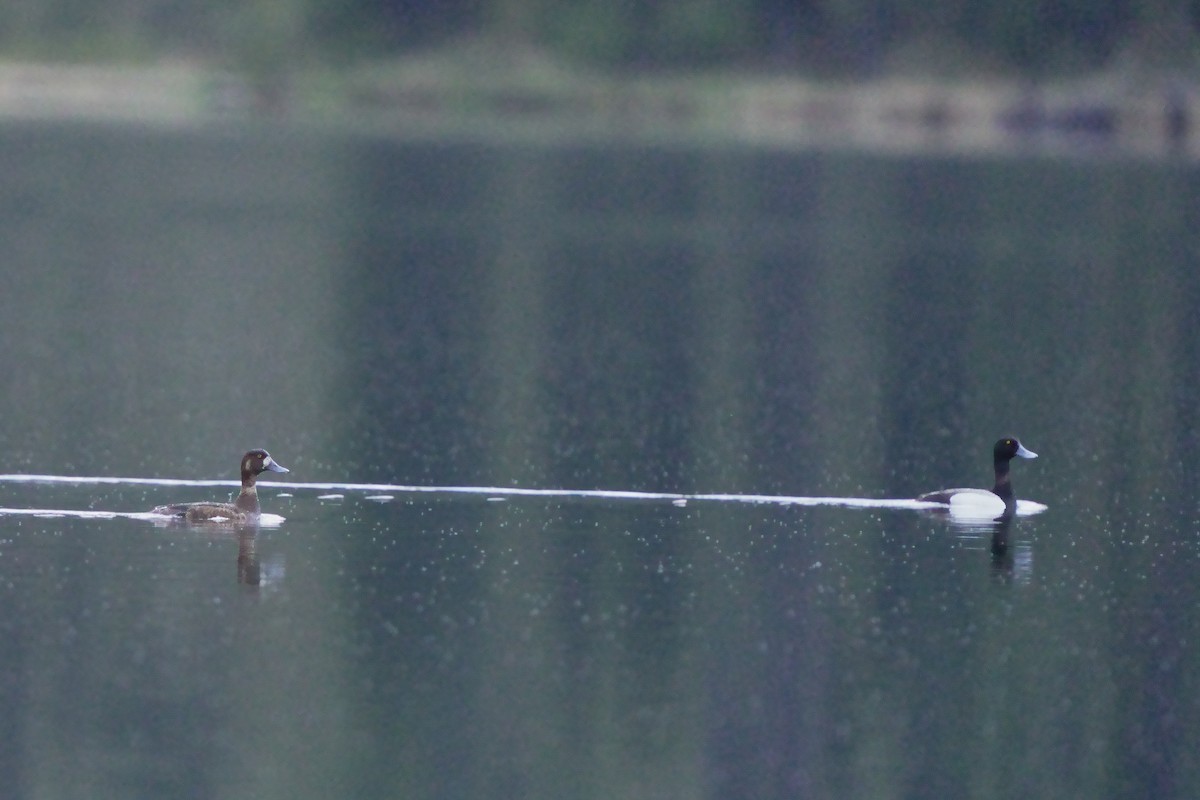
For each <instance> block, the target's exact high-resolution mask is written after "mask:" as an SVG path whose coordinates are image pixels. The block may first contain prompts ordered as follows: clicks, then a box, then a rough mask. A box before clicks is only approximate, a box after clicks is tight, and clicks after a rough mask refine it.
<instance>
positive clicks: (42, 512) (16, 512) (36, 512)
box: [0, 506, 287, 528]
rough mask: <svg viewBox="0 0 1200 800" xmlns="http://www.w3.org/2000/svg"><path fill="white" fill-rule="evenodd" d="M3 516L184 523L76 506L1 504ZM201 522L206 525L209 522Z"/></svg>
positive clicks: (265, 517) (264, 518)
mask: <svg viewBox="0 0 1200 800" xmlns="http://www.w3.org/2000/svg"><path fill="white" fill-rule="evenodd" d="M2 516H18V517H42V518H46V519H54V518H58V517H72V518H75V519H141V520H146V521H147V522H153V523H156V524H160V525H161V524H166V523H178V524H184V523H183V521H182V520H180V519H179V518H178V517H173V516H166V515H164V514H155V513H153V512H151V511H84V510H80V509H75V508H4V507H2V506H0V517H2ZM285 519H287V518H286V517H281V516H279V515H278V514H259V516H258V520H257V522H256V523H255V524H256V525H257V526H258V527H261V528H278V527H279V526H280V525H282V524H283V522H284V520H285ZM210 522H211V523H212V524H213V525H219V524H221V523H222V522H227V520H222V519H214V520H211V521H210ZM192 524H197V523H192ZM200 524H201V525H205V524H207V523H200Z"/></svg>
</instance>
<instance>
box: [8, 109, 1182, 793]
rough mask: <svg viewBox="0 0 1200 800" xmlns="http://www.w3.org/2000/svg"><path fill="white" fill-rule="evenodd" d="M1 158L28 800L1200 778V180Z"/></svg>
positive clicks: (18, 680) (982, 165)
mask: <svg viewBox="0 0 1200 800" xmlns="http://www.w3.org/2000/svg"><path fill="white" fill-rule="evenodd" d="M0 138H2V139H3V144H4V146H3V147H0V161H2V162H3V168H4V173H5V175H6V181H5V185H4V186H3V188H0V203H2V204H3V207H4V210H5V213H4V214H3V215H0V230H2V232H3V240H4V241H5V242H6V243H7V245H6V250H7V253H6V259H5V261H4V264H3V267H0V269H2V270H3V275H4V279H3V285H4V290H3V291H2V292H0V337H2V341H3V342H4V347H3V348H2V349H0V366H2V367H3V368H4V374H5V375H7V376H8V379H7V381H6V382H5V392H6V394H5V400H6V401H5V403H4V405H3V414H2V415H0V459H2V460H3V465H2V467H3V468H2V469H0V472H2V473H5V474H6V476H8V477H5V478H3V479H0V507H2V508H4V509H18V510H28V509H41V510H51V511H53V510H57V511H61V512H78V511H85V512H93V514H87V515H73V514H70V513H64V514H60V515H56V516H44V515H37V514H30V513H2V514H0V596H2V597H3V607H4V608H5V612H4V613H3V614H0V628H2V630H3V633H4V642H5V644H4V647H3V648H0V710H2V713H0V719H3V720H4V722H3V723H2V726H3V730H4V731H5V734H4V735H5V740H6V742H7V746H6V747H4V748H0V783H2V785H4V786H6V787H7V788H8V794H9V795H10V796H15V797H39V796H46V795H51V796H60V795H64V796H78V795H88V796H121V797H126V796H180V797H246V796H258V797H289V798H304V797H329V796H353V797H366V798H370V797H380V798H382V797H394V796H398V795H401V794H403V795H407V796H414V797H434V796H436V797H447V796H451V797H453V796H458V797H556V798H557V797H640V796H647V797H689V798H691V797H698V796H711V797H722V798H728V797H755V798H764V797H789V798H790V797H885V796H886V797H896V796H904V797H931V798H932V797H957V796H967V795H971V796H977V797H1011V796H1055V797H1075V796H1078V797H1126V796H1128V797H1144V796H1154V797H1190V796H1193V795H1194V794H1195V793H1196V790H1197V787H1198V786H1200V774H1198V772H1200V763H1198V759H1197V756H1196V755H1195V747H1194V744H1195V741H1196V740H1197V734H1198V733H1200V689H1198V686H1197V679H1196V676H1197V675H1200V671H1198V669H1197V667H1198V666H1200V665H1198V659H1200V652H1198V644H1197V642H1200V635H1198V634H1200V631H1198V630H1197V621H1196V615H1195V609H1196V608H1197V604H1198V602H1200V594H1198V592H1197V589H1196V588H1195V586H1196V582H1195V580H1194V576H1195V574H1196V569H1197V566H1198V565H1197V561H1198V556H1200V545H1198V543H1197V540H1196V536H1195V530H1196V523H1197V513H1198V506H1197V501H1196V494H1195V489H1194V487H1195V485H1196V479H1197V477H1198V475H1200V460H1198V459H1197V456H1196V455H1195V454H1196V453H1197V452H1198V448H1197V447H1196V442H1195V437H1196V433H1195V431H1196V412H1195V410H1194V409H1195V403H1194V400H1193V398H1194V397H1195V396H1196V394H1197V388H1198V383H1200V381H1198V376H1197V367H1198V366H1200V361H1198V359H1197V357H1196V356H1197V354H1196V345H1195V342H1197V341H1200V338H1198V336H1197V334H1198V333H1200V331H1197V326H1198V324H1200V323H1198V322H1197V318H1196V315H1195V312H1194V309H1195V308H1196V307H1197V306H1198V302H1197V301H1198V300H1200V292H1198V289H1200V286H1198V282H1200V277H1197V275H1196V271H1195V269H1194V265H1193V263H1192V261H1193V256H1194V254H1195V253H1196V252H1197V250H1198V248H1197V244H1198V242H1197V230H1198V229H1200V226H1197V225H1196V224H1195V219H1194V218H1195V211H1194V209H1195V208H1197V207H1200V206H1198V205H1197V202H1196V200H1197V191H1196V187H1195V180H1196V177H1195V173H1194V171H1192V170H1190V169H1188V168H1186V167H1184V166H1182V165H1179V164H1151V163H1140V162H1122V161H1103V160H1084V159H1080V160H1075V161H1071V160H1062V161H1054V160H1018V159H1013V160H979V161H972V160H962V159H936V158H921V159H900V158H882V157H872V156H867V155H861V154H850V153H842V154H839V153H809V154H799V155H795V154H791V155H789V154H785V153H773V152H766V151H758V152H745V151H726V150H719V149H711V150H707V149H703V148H692V149H685V150H672V149H670V148H667V147H641V148H638V147H632V146H630V147H622V148H616V149H608V148H605V147H601V146H598V145H596V146H578V147H571V146H554V147H546V148H539V147H535V146H532V145H521V144H504V145H486V144H481V143H477V142H466V141H464V142H457V143H438V144H431V143H424V142H420V141H411V142H396V143H389V142H385V141H380V140H368V139H353V138H339V137H336V136H329V135H324V134H306V133H298V132H295V131H286V130H279V129H271V128H261V129H254V130H242V129H228V130H209V131H200V132H154V131H137V130H130V129H120V128H102V129H88V128H83V127H69V126H63V127H61V128H54V127H47V126H34V125H29V126H13V125H9V126H7V127H6V128H5V129H4V130H3V131H0ZM1010 433H1012V434H1017V435H1019V436H1020V437H1021V439H1022V441H1024V442H1025V443H1026V444H1028V445H1029V446H1030V447H1031V448H1032V449H1033V450H1036V451H1037V452H1038V453H1039V454H1040V455H1041V458H1039V459H1037V460H1036V461H1029V462H1024V461H1023V462H1021V463H1018V464H1015V465H1014V467H1013V480H1014V485H1015V487H1016V490H1017V493H1018V494H1019V495H1020V496H1021V497H1022V498H1025V499H1027V500H1029V501H1036V502H1039V503H1042V504H1044V505H1045V506H1047V510H1046V511H1045V512H1044V513H1040V514H1036V515H1032V516H1022V517H1019V518H1018V519H1016V520H1014V521H1013V522H1012V523H1011V524H1010V525H1008V526H1005V527H1004V528H1001V529H997V528H995V527H994V526H991V525H981V524H979V523H978V522H974V523H961V522H956V521H954V520H950V519H946V518H944V517H940V516H937V515H933V514H929V513H927V512H923V511H921V510H918V509H916V508H913V507H905V505H906V504H903V503H902V504H899V505H898V506H892V505H889V504H880V505H875V504H873V503H870V502H860V501H864V500H865V501H879V500H903V499H905V498H910V497H913V496H915V495H916V494H917V493H919V492H922V491H927V490H931V489H936V488H940V487H943V486H957V485H976V486H984V487H986V486H988V485H990V480H991V477H990V475H989V472H990V465H989V463H988V461H989V454H990V450H991V444H992V442H993V441H994V440H995V439H996V438H997V437H998V436H1001V435H1005V434H1010ZM259 446H261V447H266V448H267V449H269V450H270V451H271V453H272V455H274V456H275V457H276V458H277V459H278V460H279V461H280V462H281V463H283V464H284V465H286V466H287V467H289V468H290V469H291V470H292V472H291V473H290V474H289V475H288V476H287V477H288V479H289V481H287V482H285V481H276V480H274V479H273V476H268V477H265V478H264V479H263V480H262V481H261V482H260V492H261V496H262V504H263V507H264V511H266V512H269V513H270V514H273V515H276V516H277V517H279V518H281V519H280V520H276V521H277V522H278V524H277V525H269V526H264V527H261V528H258V529H249V530H247V529H241V530H239V529H237V528H222V527H216V528H196V527H187V526H176V525H164V524H161V521H159V524H155V521H154V520H151V519H147V518H144V517H142V516H140V515H141V514H142V512H145V511H147V510H148V509H150V508H152V507H153V506H155V505H157V504H160V503H165V502H180V501H189V500H204V499H224V498H225V497H227V496H228V494H229V493H230V492H231V491H233V488H232V486H231V485H230V479H231V478H234V477H236V476H235V475H234V474H233V473H234V470H235V469H236V466H237V463H238V459H239V457H240V455H241V453H242V452H244V451H245V450H246V449H248V448H250V447H259ZM12 475H43V476H74V477H107V478H112V479H118V480H115V481H113V482H97V481H83V482H76V481H72V482H60V481H46V480H38V481H26V480H13V479H12V478H11V476H12ZM126 479H137V480H126ZM431 489H432V490H433V491H430V490H431ZM442 489H455V490H454V491H443V490H442ZM476 490H477V491H476ZM524 490H547V491H539V492H534V493H529V492H525V491H524ZM638 493H644V494H638ZM697 495H702V497H698V496H697ZM731 496H733V497H731ZM384 498H386V499H384ZM805 498H808V499H807V500H806V499H805ZM839 498H840V499H842V500H839ZM845 498H850V499H852V501H853V502H850V503H848V504H843V505H831V504H829V503H830V502H839V503H845V502H846V501H845V500H844V499H845ZM830 499H833V500H832V501H831V500H830Z"/></svg>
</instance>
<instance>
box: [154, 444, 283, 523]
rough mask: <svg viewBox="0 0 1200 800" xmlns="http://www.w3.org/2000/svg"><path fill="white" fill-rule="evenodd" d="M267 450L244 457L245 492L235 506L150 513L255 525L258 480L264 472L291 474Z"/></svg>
mask: <svg viewBox="0 0 1200 800" xmlns="http://www.w3.org/2000/svg"><path fill="white" fill-rule="evenodd" d="M289 471H290V470H289V469H288V468H287V467H285V466H282V465H281V464H280V463H279V462H278V461H276V460H275V459H273V458H271V454H270V453H268V452H267V451H266V450H262V449H255V450H250V451H248V452H247V453H246V455H244V456H242V490H241V491H240V492H238V496H237V498H236V499H235V500H234V501H233V502H232V503H218V502H201V503H172V504H171V505H165V506H156V507H155V508H154V510H153V511H152V512H150V513H152V514H159V515H161V516H165V517H176V518H178V519H182V520H186V521H188V522H227V523H228V522H232V523H238V522H254V521H256V520H257V519H258V515H259V507H258V489H256V488H255V485H254V484H255V481H256V480H257V479H258V476H259V475H261V474H263V473H264V472H289Z"/></svg>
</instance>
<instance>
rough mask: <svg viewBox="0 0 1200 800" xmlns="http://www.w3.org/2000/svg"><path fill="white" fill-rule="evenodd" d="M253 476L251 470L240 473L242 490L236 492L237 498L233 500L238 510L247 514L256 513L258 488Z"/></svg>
mask: <svg viewBox="0 0 1200 800" xmlns="http://www.w3.org/2000/svg"><path fill="white" fill-rule="evenodd" d="M255 477H256V476H255V475H254V473H252V472H243V473H242V491H240V492H239V493H238V496H237V500H234V501H233V504H234V506H236V507H237V510H238V511H245V512H246V513H247V514H257V513H258V489H257V487H255V485H254V483H255Z"/></svg>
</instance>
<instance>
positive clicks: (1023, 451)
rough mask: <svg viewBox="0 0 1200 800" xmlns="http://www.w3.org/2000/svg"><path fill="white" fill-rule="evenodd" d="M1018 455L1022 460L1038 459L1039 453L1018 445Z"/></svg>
mask: <svg viewBox="0 0 1200 800" xmlns="http://www.w3.org/2000/svg"><path fill="white" fill-rule="evenodd" d="M1017 455H1019V456H1020V457H1021V458H1037V453H1035V452H1033V451H1032V450H1030V449H1028V448H1026V447H1025V445H1023V444H1020V443H1018V444H1017Z"/></svg>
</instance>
